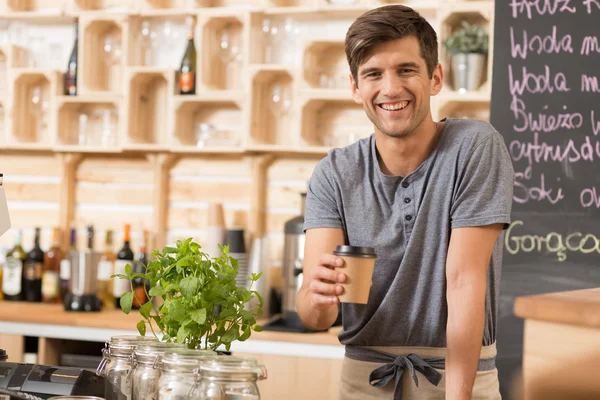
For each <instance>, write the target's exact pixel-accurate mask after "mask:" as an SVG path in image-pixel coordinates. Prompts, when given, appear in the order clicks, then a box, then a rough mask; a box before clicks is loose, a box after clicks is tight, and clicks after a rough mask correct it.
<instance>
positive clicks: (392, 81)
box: [381, 73, 403, 97]
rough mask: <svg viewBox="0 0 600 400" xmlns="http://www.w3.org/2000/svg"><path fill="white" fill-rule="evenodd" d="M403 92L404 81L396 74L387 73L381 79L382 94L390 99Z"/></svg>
mask: <svg viewBox="0 0 600 400" xmlns="http://www.w3.org/2000/svg"><path fill="white" fill-rule="evenodd" d="M402 90H403V84H402V79H400V77H399V76H398V75H396V74H394V73H385V74H383V77H382V79H381V93H382V94H384V95H386V96H388V97H395V96H396V95H398V94H400V93H401V92H402Z"/></svg>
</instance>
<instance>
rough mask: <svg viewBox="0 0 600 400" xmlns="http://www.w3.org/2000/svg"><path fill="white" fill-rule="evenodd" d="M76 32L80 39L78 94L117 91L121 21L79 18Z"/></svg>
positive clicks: (120, 72) (122, 43) (123, 49)
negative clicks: (78, 33) (78, 32)
mask: <svg viewBox="0 0 600 400" xmlns="http://www.w3.org/2000/svg"><path fill="white" fill-rule="evenodd" d="M79 29H80V32H82V31H83V40H80V41H79V54H80V58H79V63H80V68H79V78H80V84H79V87H78V93H91V92H115V93H116V92H119V91H120V90H121V87H122V79H123V65H124V55H125V54H126V46H127V43H126V41H124V39H123V38H126V37H127V32H125V27H124V23H123V20H122V19H121V18H114V19H112V18H107V19H95V18H93V17H81V18H80V28H79ZM80 36H81V33H80ZM81 55H82V56H81Z"/></svg>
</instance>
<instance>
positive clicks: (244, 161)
mask: <svg viewBox="0 0 600 400" xmlns="http://www.w3.org/2000/svg"><path fill="white" fill-rule="evenodd" d="M252 184H253V182H252V161H251V158H250V157H242V156H201V157H200V156H197V157H192V156H190V157H184V158H182V159H180V160H179V161H178V162H177V163H176V164H175V165H174V166H173V168H172V169H171V172H170V176H169V200H168V207H169V209H168V222H167V242H168V243H172V242H174V241H175V240H177V239H183V238H186V237H193V238H194V240H196V241H198V242H199V243H200V244H201V245H202V243H204V241H205V239H206V236H205V235H206V227H207V224H208V207H209V205H210V203H212V202H215V203H221V204H222V205H223V209H224V212H225V225H226V227H227V228H234V227H238V228H244V229H247V224H248V220H249V211H250V204H251V187H252ZM247 239H248V236H247Z"/></svg>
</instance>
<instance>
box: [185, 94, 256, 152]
mask: <svg viewBox="0 0 600 400" xmlns="http://www.w3.org/2000/svg"><path fill="white" fill-rule="evenodd" d="M181 97H183V96H181ZM186 97H187V96H186ZM244 119H245V118H244V115H243V109H242V107H240V105H239V104H238V103H236V102H235V101H233V100H226V99H223V100H219V101H215V100H200V99H193V100H188V99H185V100H181V101H179V102H178V104H177V106H176V108H175V130H174V132H173V139H174V148H175V149H177V150H179V151H181V150H183V149H186V148H187V149H197V150H198V151H204V152H212V151H214V150H215V149H228V151H229V152H231V151H236V150H238V149H241V148H242V144H243V143H242V139H243V136H244V132H243V126H244V125H245V124H244V123H243V121H244Z"/></svg>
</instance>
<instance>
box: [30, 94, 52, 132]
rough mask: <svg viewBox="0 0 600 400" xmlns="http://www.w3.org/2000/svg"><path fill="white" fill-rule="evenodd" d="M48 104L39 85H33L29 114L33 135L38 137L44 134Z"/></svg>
mask: <svg viewBox="0 0 600 400" xmlns="http://www.w3.org/2000/svg"><path fill="white" fill-rule="evenodd" d="M49 106H50V104H49V102H48V99H46V98H45V97H44V91H43V88H42V86H41V85H35V86H34V87H33V88H32V89H31V105H30V108H29V109H30V112H31V114H32V117H33V119H34V124H35V133H36V135H38V136H39V135H40V134H41V133H42V132H45V130H46V128H47V126H48V120H47V117H48V108H49Z"/></svg>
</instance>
